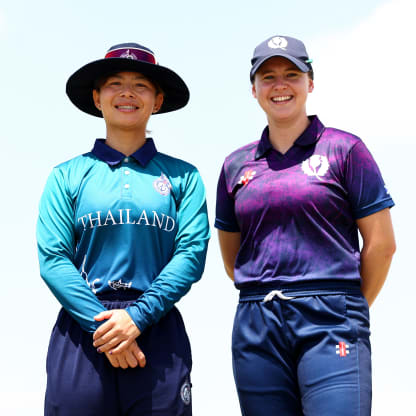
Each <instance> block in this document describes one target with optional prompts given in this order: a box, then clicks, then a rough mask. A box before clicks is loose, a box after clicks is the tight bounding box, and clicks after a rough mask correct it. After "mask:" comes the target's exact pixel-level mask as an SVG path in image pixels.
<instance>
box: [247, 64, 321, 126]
mask: <svg viewBox="0 0 416 416" xmlns="http://www.w3.org/2000/svg"><path fill="white" fill-rule="evenodd" d="M312 91H313V81H312V79H311V78H310V77H309V76H308V74H307V73H305V72H302V71H300V70H299V68H298V67H297V66H296V65H294V64H293V63H292V62H290V61H289V60H288V59H286V58H283V57H281V56H275V57H273V58H270V59H268V60H267V61H266V62H265V63H264V64H262V65H261V66H260V68H259V69H258V71H257V72H256V74H255V77H254V82H253V87H252V92H253V96H254V98H256V99H257V101H258V103H259V104H260V106H261V108H262V109H263V110H264V112H265V113H266V115H267V118H268V120H269V123H271V122H274V123H277V124H279V123H291V122H296V121H299V119H300V118H305V119H306V118H307V115H306V99H307V97H308V93H310V92H312Z"/></svg>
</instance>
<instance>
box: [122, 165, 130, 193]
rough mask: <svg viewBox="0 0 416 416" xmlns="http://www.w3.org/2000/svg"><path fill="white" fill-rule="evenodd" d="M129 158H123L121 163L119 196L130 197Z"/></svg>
mask: <svg viewBox="0 0 416 416" xmlns="http://www.w3.org/2000/svg"><path fill="white" fill-rule="evenodd" d="M129 164H130V159H129V158H128V157H126V158H124V160H123V163H122V165H121V196H122V198H127V199H130V198H131V183H130V167H129Z"/></svg>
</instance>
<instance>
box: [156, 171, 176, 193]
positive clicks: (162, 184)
mask: <svg viewBox="0 0 416 416" xmlns="http://www.w3.org/2000/svg"><path fill="white" fill-rule="evenodd" d="M153 186H154V188H155V189H156V191H158V192H159V193H160V194H161V195H169V193H170V190H171V188H172V185H171V184H170V182H169V179H168V178H167V177H166V175H165V174H164V173H162V174H161V175H160V177H159V178H157V179H156V180H155V181H154V182H153Z"/></svg>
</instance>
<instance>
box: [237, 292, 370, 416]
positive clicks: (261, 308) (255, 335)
mask: <svg viewBox="0 0 416 416" xmlns="http://www.w3.org/2000/svg"><path fill="white" fill-rule="evenodd" d="M256 292H257V293H256ZM271 295H272V296H270V295H269V296H268V298H267V297H266V296H267V291H263V293H261V291H260V292H259V290H258V289H255V290H254V291H253V290H245V291H242V292H241V294H240V303H239V305H238V308H237V313H236V317H235V321H234V328H233V347H232V348H233V369H234V377H235V382H236V386H237V391H238V396H239V400H240V406H241V411H242V414H243V416H271V415H276V416H303V415H304V416H334V415H337V416H368V415H370V414H371V348H370V341H369V335H370V331H369V314H368V304H367V302H366V300H365V298H364V297H363V296H362V294H361V292H360V290H359V287H354V286H352V287H349V288H348V287H347V288H342V287H338V288H333V289H331V290H314V291H311V290H305V288H302V287H297V288H296V289H292V290H291V289H290V288H289V289H285V290H278V291H277V292H275V293H274V294H273V293H271ZM265 297H266V301H265V299H264V298H265Z"/></svg>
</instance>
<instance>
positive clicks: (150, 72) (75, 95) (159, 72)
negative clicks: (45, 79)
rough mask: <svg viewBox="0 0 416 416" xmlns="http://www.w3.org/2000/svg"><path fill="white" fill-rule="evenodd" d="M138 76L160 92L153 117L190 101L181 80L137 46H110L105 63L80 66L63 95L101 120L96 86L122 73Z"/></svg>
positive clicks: (143, 47)
mask: <svg viewBox="0 0 416 416" xmlns="http://www.w3.org/2000/svg"><path fill="white" fill-rule="evenodd" d="M121 71H129V72H139V73H141V74H142V75H144V76H145V77H146V78H148V79H149V80H150V81H152V82H154V83H155V84H157V85H158V86H159V87H160V88H161V89H162V91H163V95H164V98H163V104H162V106H161V107H160V109H159V111H158V112H157V113H156V114H161V113H168V112H170V111H175V110H179V109H180V108H182V107H184V106H185V105H186V104H187V103H188V101H189V90H188V87H187V86H186V84H185V82H184V81H183V80H182V78H181V77H180V76H179V75H178V74H176V73H175V72H174V71H172V70H171V69H169V68H166V67H164V66H162V65H159V64H158V63H157V61H156V57H155V54H154V53H153V52H152V51H151V50H150V49H149V48H146V47H145V46H142V45H139V44H137V43H121V44H118V45H115V46H112V47H111V48H110V49H109V50H108V51H107V53H106V55H105V57H104V59H99V60H97V61H94V62H90V63H89V64H87V65H85V66H83V67H82V68H80V69H78V71H76V72H75V73H74V74H72V75H71V76H70V77H69V79H68V81H67V83H66V93H67V95H68V97H69V99H70V100H71V101H72V103H73V104H74V105H75V106H76V107H78V108H79V109H80V110H82V111H84V112H85V113H88V114H91V115H93V116H96V117H102V116H103V115H102V113H101V111H99V110H98V109H97V107H96V106H95V104H94V100H93V97H92V91H93V89H94V86H95V82H96V81H97V80H99V79H100V78H103V77H105V76H108V75H111V74H114V73H117V72H121Z"/></svg>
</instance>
